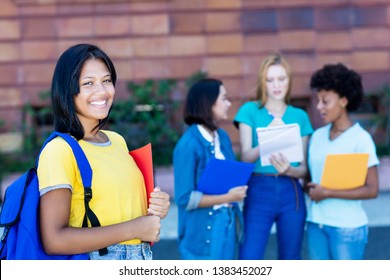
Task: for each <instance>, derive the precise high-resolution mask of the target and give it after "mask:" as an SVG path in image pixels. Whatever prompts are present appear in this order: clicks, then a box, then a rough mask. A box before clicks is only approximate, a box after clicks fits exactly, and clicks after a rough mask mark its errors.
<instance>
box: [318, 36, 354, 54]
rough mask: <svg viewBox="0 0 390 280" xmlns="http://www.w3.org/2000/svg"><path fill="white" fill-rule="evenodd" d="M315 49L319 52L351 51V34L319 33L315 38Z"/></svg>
mask: <svg viewBox="0 0 390 280" xmlns="http://www.w3.org/2000/svg"><path fill="white" fill-rule="evenodd" d="M316 48H317V50H319V51H342V50H343V51H346V50H351V48H352V40H351V33H350V32H349V31H335V32H319V33H318V34H317V36H316Z"/></svg>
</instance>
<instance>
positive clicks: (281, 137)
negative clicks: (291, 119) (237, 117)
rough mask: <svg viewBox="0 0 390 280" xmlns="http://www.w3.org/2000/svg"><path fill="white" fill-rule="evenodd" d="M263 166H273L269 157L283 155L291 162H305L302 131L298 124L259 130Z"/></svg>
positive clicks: (258, 137)
mask: <svg viewBox="0 0 390 280" xmlns="http://www.w3.org/2000/svg"><path fill="white" fill-rule="evenodd" d="M256 132H257V139H258V142H259V148H260V158H261V165H262V166H267V165H271V163H270V161H269V157H270V155H272V154H275V153H282V154H283V155H284V156H286V157H287V159H288V160H289V161H290V162H301V161H302V160H303V148H302V137H301V129H300V127H299V125H298V124H296V123H294V124H286V125H277V126H269V127H263V128H257V129H256Z"/></svg>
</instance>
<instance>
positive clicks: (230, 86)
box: [222, 78, 243, 117]
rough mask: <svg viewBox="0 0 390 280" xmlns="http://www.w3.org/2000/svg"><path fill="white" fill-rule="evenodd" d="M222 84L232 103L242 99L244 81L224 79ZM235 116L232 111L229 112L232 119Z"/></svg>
mask: <svg viewBox="0 0 390 280" xmlns="http://www.w3.org/2000/svg"><path fill="white" fill-rule="evenodd" d="M222 82H223V84H224V86H225V88H226V91H227V96H228V99H229V100H230V101H233V100H236V99H241V98H242V95H243V92H242V80H241V79H240V78H224V79H223V81H222ZM233 114H235V112H233V113H232V110H229V115H230V116H231V117H232V115H233Z"/></svg>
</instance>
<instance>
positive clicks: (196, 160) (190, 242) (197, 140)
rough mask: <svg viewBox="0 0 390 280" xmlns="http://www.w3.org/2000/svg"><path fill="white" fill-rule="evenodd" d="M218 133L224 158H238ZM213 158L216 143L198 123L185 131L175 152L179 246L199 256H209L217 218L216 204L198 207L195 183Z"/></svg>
mask: <svg viewBox="0 0 390 280" xmlns="http://www.w3.org/2000/svg"><path fill="white" fill-rule="evenodd" d="M217 133H218V136H219V140H220V144H221V152H222V153H223V154H224V156H225V158H226V159H235V158H236V156H235V154H234V151H233V148H232V144H231V141H230V138H229V136H228V134H227V133H226V132H225V131H224V130H222V129H218V130H217ZM211 157H214V146H213V145H212V144H211V143H210V142H208V141H207V140H206V139H204V138H203V136H202V135H201V134H200V132H199V130H198V128H197V125H196V124H194V125H191V126H190V127H189V128H188V129H187V131H186V132H185V133H184V134H183V136H182V137H181V138H180V140H179V141H178V143H177V144H176V147H175V149H174V153H173V166H174V183H175V202H176V204H177V206H178V219H179V221H178V237H179V245H180V246H185V248H186V250H189V251H191V252H192V253H193V254H195V255H199V256H207V255H208V253H209V251H210V240H211V239H210V230H209V227H210V226H211V224H212V222H213V219H214V217H213V214H214V210H213V207H207V208H197V207H198V204H199V201H200V199H201V196H202V193H201V192H198V191H197V190H196V185H197V182H198V180H199V178H200V176H201V175H202V172H203V170H204V168H205V167H206V164H207V162H208V161H209V159H210V158H211ZM234 207H235V208H236V209H235V210H237V211H234V212H236V213H239V214H240V215H241V212H240V210H239V209H238V206H237V205H234ZM211 242H213V241H212V240H211Z"/></svg>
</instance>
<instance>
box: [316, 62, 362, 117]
mask: <svg viewBox="0 0 390 280" xmlns="http://www.w3.org/2000/svg"><path fill="white" fill-rule="evenodd" d="M310 88H311V89H313V90H315V91H316V92H318V91H321V90H327V91H329V90H332V91H334V92H336V93H337V94H338V95H339V96H340V97H346V98H347V100H348V105H347V107H346V108H347V111H348V112H352V111H356V110H357V109H358V108H359V106H360V104H361V102H362V100H363V95H364V92H363V85H362V78H361V76H360V75H359V74H358V73H356V72H355V71H354V70H351V69H348V68H347V67H346V66H345V65H343V64H342V63H337V64H326V65H325V66H324V67H322V68H321V69H319V70H317V71H316V72H315V73H314V74H313V75H312V77H311V80H310Z"/></svg>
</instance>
